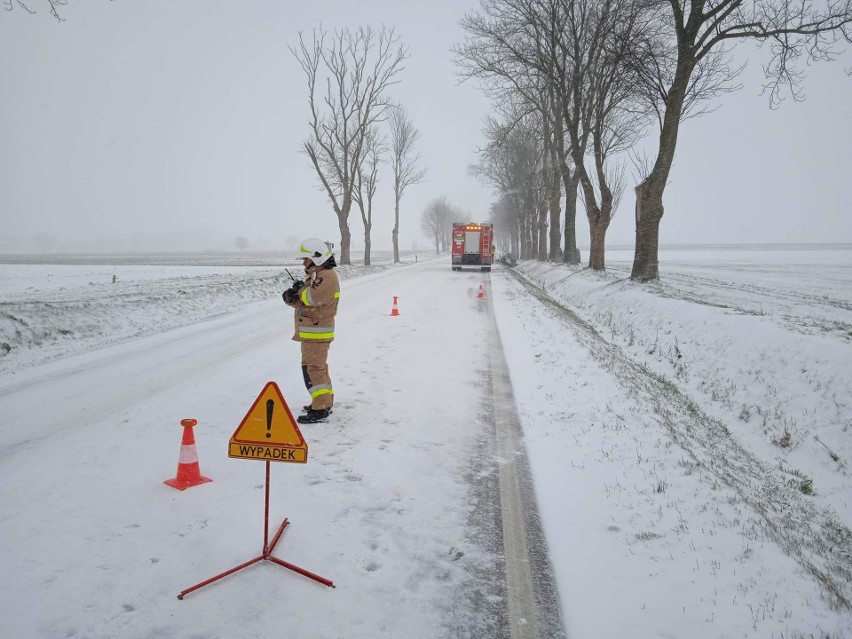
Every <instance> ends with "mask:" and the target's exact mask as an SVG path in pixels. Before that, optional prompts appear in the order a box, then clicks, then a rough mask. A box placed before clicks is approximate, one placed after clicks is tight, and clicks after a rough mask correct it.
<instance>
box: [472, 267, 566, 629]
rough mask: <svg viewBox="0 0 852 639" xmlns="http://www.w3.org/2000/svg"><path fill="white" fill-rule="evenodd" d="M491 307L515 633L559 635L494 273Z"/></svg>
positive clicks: (495, 414) (490, 379)
mask: <svg viewBox="0 0 852 639" xmlns="http://www.w3.org/2000/svg"><path fill="white" fill-rule="evenodd" d="M485 292H486V299H485V300H483V302H484V303H485V310H486V312H487V313H488V333H489V335H488V346H489V348H488V360H489V371H488V376H487V381H486V384H487V395H488V397H489V398H490V400H491V401H490V406H491V408H492V411H491V413H492V414H491V415H489V417H491V418H492V421H493V423H494V427H495V437H496V453H497V463H498V466H499V487H500V514H501V520H502V532H503V535H502V537H503V552H504V557H505V571H506V585H507V590H508V600H509V611H508V617H509V626H510V637H511V639H560V638H564V637H565V636H566V635H565V631H564V628H563V624H562V616H561V612H560V603H559V596H558V592H557V589H556V581H555V579H554V577H553V568H552V566H551V563H550V558H549V556H548V552H547V541H546V539H545V537H544V531H543V530H542V527H541V519H540V517H539V513H538V504H537V502H536V498H535V489H534V486H533V482H532V475H531V473H530V468H529V460H528V458H527V453H526V449H525V447H524V443H523V439H522V429H521V424H520V419H519V418H518V414H517V410H516V408H515V399H514V395H513V393H512V383H511V380H510V377H509V370H508V366H507V365H506V358H505V355H504V353H503V345H502V342H501V340H500V333H499V330H498V328H497V320H496V317H495V315H494V307H493V302H492V299H493V298H492V295H491V281H490V278H488V279H487V280H486V283H485Z"/></svg>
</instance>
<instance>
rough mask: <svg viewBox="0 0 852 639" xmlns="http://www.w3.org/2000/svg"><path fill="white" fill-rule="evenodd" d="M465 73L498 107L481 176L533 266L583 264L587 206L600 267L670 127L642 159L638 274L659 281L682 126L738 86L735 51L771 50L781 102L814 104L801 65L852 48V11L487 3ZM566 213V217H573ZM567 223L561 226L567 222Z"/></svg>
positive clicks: (642, 2)
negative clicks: (580, 214)
mask: <svg viewBox="0 0 852 639" xmlns="http://www.w3.org/2000/svg"><path fill="white" fill-rule="evenodd" d="M462 27H463V28H464V30H465V32H466V34H467V35H466V39H465V41H464V42H463V43H462V44H460V45H458V46H457V47H456V48H455V53H456V58H457V62H458V64H459V68H460V70H461V74H462V75H463V76H464V77H465V78H473V79H476V80H478V81H479V82H480V83H481V84H482V86H483V88H484V90H485V91H486V92H487V94H488V95H489V96H490V97H491V98H492V99H493V101H494V103H495V108H494V113H495V115H493V116H492V117H490V118H489V119H488V120H487V122H486V126H485V136H486V140H487V143H486V145H485V147H484V148H483V150H482V152H481V157H480V161H479V163H478V164H477V165H476V166H475V168H474V171H475V173H476V174H478V175H479V176H480V177H482V178H483V179H485V180H486V181H487V182H489V183H490V184H492V185H493V186H494V187H495V189H496V191H497V192H498V193H499V199H498V201H497V202H496V203H495V204H494V205H493V206H492V219H493V220H494V222H495V225H497V226H498V227H499V228H500V229H501V231H502V234H503V235H504V236H508V237H509V241H510V248H511V250H512V251H513V252H515V253H516V254H518V255H520V257H521V258H537V259H550V260H562V261H564V262H567V263H570V264H578V263H579V262H580V254H579V251H578V250H577V241H576V231H575V228H576V227H575V216H576V211H577V201H578V195H579V197H580V200H581V203H582V205H583V207H584V208H585V213H586V217H587V218H588V221H589V229H590V251H589V267H591V268H593V269H603V268H605V259H604V248H605V240H606V232H607V229H608V227H609V224H610V222H611V220H612V216H613V214H614V212H615V210H616V209H617V208H618V204H619V199H620V198H621V196H622V194H623V193H624V190H625V187H626V185H627V180H626V178H625V170H624V162H623V160H621V159H620V158H621V157H623V155H624V154H626V152H629V151H630V150H631V149H633V147H634V145H635V144H636V142H637V141H638V140H639V139H640V138H641V137H642V136H643V135H644V133H645V132H646V131H647V129H648V127H650V126H651V125H652V124H654V125H656V128H657V135H658V142H657V151H656V155H655V156H653V157H642V158H640V157H639V156H638V155H636V156H634V157H633V159H634V164H635V166H636V168H637V173H638V174H637V182H638V184H636V186H635V187H634V191H635V198H636V199H635V224H636V244H635V254H634V261H633V270H632V274H631V277H632V278H633V279H638V280H650V279H656V278H657V277H658V275H659V270H658V248H659V229H660V221H661V219H662V217H663V211H664V208H663V194H664V192H665V188H666V185H667V183H668V181H669V177H670V172H671V168H672V163H673V161H674V157H675V149H676V147H677V140H678V131H679V127H680V124H681V122H683V121H684V120H685V119H686V118H688V117H694V116H697V115H700V114H701V113H703V112H706V111H707V110H708V109H709V108H711V106H710V103H711V101H712V100H713V99H714V98H717V97H718V96H720V95H721V94H723V93H725V92H727V91H731V90H733V89H735V88H737V87H736V86H735V79H736V77H737V75H738V73H739V71H740V70H741V69H742V66H738V65H737V64H736V62H735V61H734V56H733V53H734V51H733V48H732V47H733V45H734V44H735V43H737V42H739V41H743V40H753V41H755V40H756V41H758V42H760V43H766V44H768V49H769V61H768V63H767V64H766V66H765V67H764V71H765V73H766V78H767V89H768V92H769V99H770V104H771V105H772V106H776V105H777V104H778V103H779V101H780V100H781V98H782V93H783V92H784V91H785V90H789V91H790V92H792V95H793V97H794V99H800V98H801V93H800V90H801V85H800V83H801V80H802V78H803V76H802V73H801V65H802V64H803V63H804V64H808V63H811V62H813V61H819V60H829V59H832V58H833V57H834V56H836V55H837V54H838V53H839V51H840V49H841V48H842V45H844V44H847V43H849V42H852V2H850V0H817V1H816V2H810V1H805V0H801V1H791V0H482V3H481V8H480V9H479V10H478V11H475V12H472V13H469V14H468V15H467V16H466V17H465V18H464V19H463V21H462ZM563 202H564V213H563ZM560 221H561V224H560Z"/></svg>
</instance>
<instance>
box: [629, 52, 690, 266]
mask: <svg viewBox="0 0 852 639" xmlns="http://www.w3.org/2000/svg"><path fill="white" fill-rule="evenodd" d="M690 55H691V52H690V51H689V50H688V49H686V48H685V47H683V46H681V50H680V51H679V52H678V66H677V69H676V71H675V77H674V80H673V81H672V86H671V89H670V90H669V94H668V102H667V104H666V115H665V117H664V118H663V126H662V128H661V129H660V146H659V149H658V151H657V160H656V162H655V163H654V168H653V169H652V170H651V173H650V174H649V175H648V177H647V178H645V180H644V181H643V182H642V183H641V184H639V185H638V186H637V187H636V189H635V191H636V246H635V252H634V255H633V270H632V271H631V273H630V279H632V280H639V281H641V282H647V281H648V280H656V279H658V278H659V277H660V270H659V266H660V258H659V243H660V220H661V219H662V217H663V211H664V209H663V192H664V191H665V189H666V183H667V182H668V180H669V172H670V171H671V168H672V162H674V154H675V148H676V146H677V134H678V129H679V128H680V118H681V115H682V114H683V101H684V98H685V96H686V91H687V88H688V86H689V79H690V77H691V75H692V71H693V67H694V61H692V60H690V59H689V56H690Z"/></svg>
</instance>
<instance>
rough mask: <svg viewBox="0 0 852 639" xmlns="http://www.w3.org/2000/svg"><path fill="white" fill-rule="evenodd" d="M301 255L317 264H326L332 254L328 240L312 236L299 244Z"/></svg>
mask: <svg viewBox="0 0 852 639" xmlns="http://www.w3.org/2000/svg"><path fill="white" fill-rule="evenodd" d="M299 256H300V257H301V258H302V259H304V258H307V259H309V260H311V261H312V262H313V263H314V264H316V265H317V266H319V265H321V264H325V263H326V262H327V261H328V260H329V258H330V257H331V256H332V254H331V248H329V245H328V242H323V241H322V240H318V239H317V238H315V237H310V238H308V239H307V240H305V241H304V242H302V243H301V244H300V245H299Z"/></svg>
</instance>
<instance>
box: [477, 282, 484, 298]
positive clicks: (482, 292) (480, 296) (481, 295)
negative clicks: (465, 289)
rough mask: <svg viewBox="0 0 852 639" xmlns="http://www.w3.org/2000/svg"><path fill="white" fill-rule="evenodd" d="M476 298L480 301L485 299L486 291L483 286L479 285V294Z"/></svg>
mask: <svg viewBox="0 0 852 639" xmlns="http://www.w3.org/2000/svg"><path fill="white" fill-rule="evenodd" d="M476 297H478V298H479V299H483V298H484V297H485V291H484V290H483V289H482V284H480V285H479V293H477V294H476Z"/></svg>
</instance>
